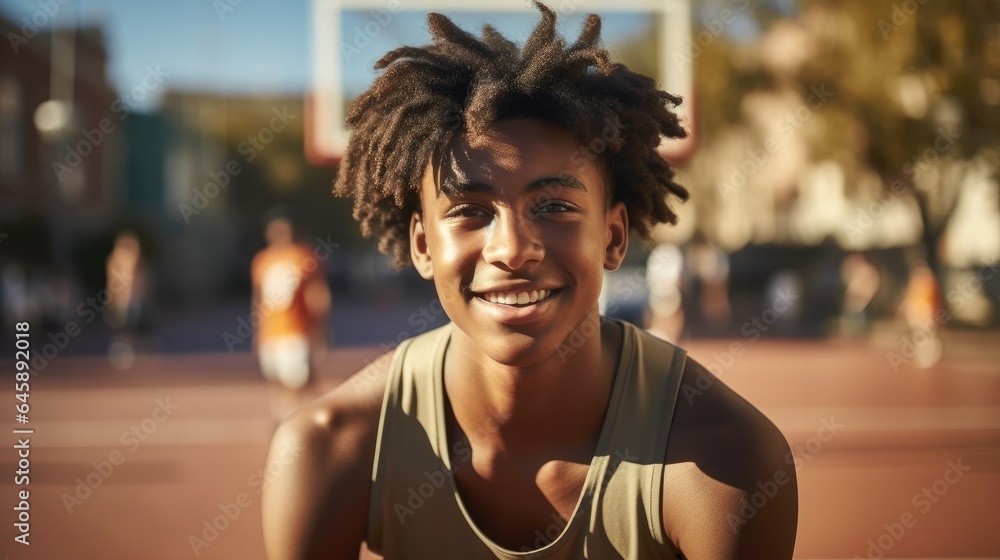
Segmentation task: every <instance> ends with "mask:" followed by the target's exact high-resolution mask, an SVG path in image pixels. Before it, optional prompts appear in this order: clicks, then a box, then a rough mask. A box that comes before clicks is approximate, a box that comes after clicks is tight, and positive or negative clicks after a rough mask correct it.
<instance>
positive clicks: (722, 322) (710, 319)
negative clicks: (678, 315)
mask: <svg viewBox="0 0 1000 560" xmlns="http://www.w3.org/2000/svg"><path fill="white" fill-rule="evenodd" d="M690 255H691V256H690V258H691V272H692V273H693V274H694V276H695V278H697V279H698V282H697V285H698V306H699V309H700V310H701V319H702V321H704V323H705V326H706V327H709V328H710V329H713V330H715V329H719V330H721V329H724V328H726V326H728V325H729V315H730V309H729V256H728V255H727V254H726V252H725V251H723V250H722V249H721V248H719V247H717V246H716V245H715V244H713V243H712V242H710V241H706V240H704V239H703V238H701V236H700V235H699V236H697V238H696V240H695V242H694V244H693V245H692V246H691V253H690Z"/></svg>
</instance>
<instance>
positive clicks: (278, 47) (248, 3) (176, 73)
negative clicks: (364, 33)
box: [0, 0, 311, 110]
mask: <svg viewBox="0 0 1000 560" xmlns="http://www.w3.org/2000/svg"><path fill="white" fill-rule="evenodd" d="M221 1H222V2H226V0H221ZM233 3H234V4H235V3H236V0H233ZM225 5H227V6H228V4H225ZM40 10H41V8H40V6H39V3H38V0H0V13H2V14H3V16H4V17H6V18H8V19H10V20H13V21H14V23H15V25H17V26H18V27H19V26H20V23H21V18H22V17H29V18H30V17H32V15H33V14H35V13H37V12H39V11H40ZM74 12H75V13H74ZM310 13H311V2H309V1H308V0H283V1H280V2H277V1H255V0H243V1H242V3H240V4H238V5H237V6H236V7H234V8H233V9H232V11H227V12H223V13H221V16H220V15H219V14H218V13H217V12H216V9H215V8H214V7H213V1H212V0H169V1H159V0H131V1H129V0H69V1H68V2H67V5H66V6H62V7H61V9H60V11H59V12H58V13H57V14H56V16H55V19H57V20H58V23H55V25H56V26H57V27H58V26H66V25H69V24H70V23H71V22H73V21H74V20H75V19H77V20H79V21H81V22H83V23H86V24H98V25H100V26H101V27H102V28H103V29H104V32H105V40H106V41H107V44H108V57H109V59H108V66H109V68H108V79H109V81H110V82H111V83H112V85H113V86H114V87H115V88H116V89H117V90H118V91H119V92H125V91H129V90H131V89H132V88H134V87H135V86H137V85H139V84H140V83H141V82H142V79H143V78H144V77H145V76H146V74H147V66H152V67H154V68H155V66H156V65H157V64H159V65H160V69H161V70H162V72H164V73H167V74H168V76H167V78H166V79H165V82H166V84H167V87H169V88H174V89H188V90H206V89H207V90H211V91H219V92H233V93H241V94H250V95H252V94H262V95H263V94H272V93H295V92H302V91H303V90H304V88H305V87H306V86H307V85H308V83H309V79H310V75H311V33H310V31H311V28H310V26H309V24H308V19H309V14H310ZM3 48H8V45H4V47H3ZM156 93H159V92H154V95H151V96H150V97H149V98H147V100H146V105H147V107H145V108H146V109H147V110H148V109H150V108H151V107H149V105H155V103H156V99H157V97H158V96H157V95H155V94H156Z"/></svg>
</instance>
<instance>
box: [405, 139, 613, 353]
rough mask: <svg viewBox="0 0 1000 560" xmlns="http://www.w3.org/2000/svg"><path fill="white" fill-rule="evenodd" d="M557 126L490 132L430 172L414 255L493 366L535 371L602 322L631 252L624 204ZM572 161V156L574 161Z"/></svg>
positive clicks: (459, 145)
mask: <svg viewBox="0 0 1000 560" xmlns="http://www.w3.org/2000/svg"><path fill="white" fill-rule="evenodd" d="M578 150H581V144H580V143H579V142H578V141H576V139H575V138H574V137H573V135H572V134H570V133H569V132H568V131H567V130H565V129H563V128H561V127H560V126H558V125H555V124H551V123H548V122H545V121H540V120H535V119H511V120H505V121H500V122H499V123H497V124H496V125H495V126H494V127H493V128H492V129H491V130H490V131H489V132H488V133H487V134H486V135H485V137H483V138H481V139H479V140H477V141H476V142H475V143H474V144H473V143H470V141H469V140H468V138H466V137H464V136H462V137H459V138H458V139H456V141H455V142H454V143H453V145H452V146H451V147H450V150H449V151H448V153H446V154H445V157H444V158H443V162H444V163H443V164H442V165H441V166H440V168H438V167H435V166H428V171H427V173H426V174H425V176H424V181H423V185H422V186H421V192H420V201H421V208H422V211H421V213H420V214H419V215H418V214H414V216H413V219H412V220H411V224H410V248H411V256H412V257H413V262H414V265H415V266H416V269H417V271H418V272H420V274H421V276H423V277H424V278H427V279H433V280H434V284H435V287H436V289H437V293H438V297H439V298H440V300H441V304H442V306H443V307H444V310H445V312H446V313H447V314H448V316H449V317H450V318H451V320H452V321H453V322H454V323H455V325H456V326H457V327H458V328H459V329H461V330H462V332H464V333H465V334H466V335H468V337H469V338H470V339H471V340H472V341H473V342H474V343H475V344H476V345H477V346H478V347H479V349H480V350H482V351H483V352H484V353H485V354H486V355H487V356H489V357H490V358H492V359H493V360H495V361H497V362H499V363H503V364H507V365H516V366H530V365H536V364H539V363H541V362H543V361H544V360H546V359H548V358H551V357H552V356H553V355H555V354H556V352H557V350H558V348H559V345H560V344H561V343H563V342H564V341H565V340H566V339H567V337H569V335H570V334H571V333H572V332H573V330H574V329H575V328H576V327H577V326H579V325H580V324H581V323H582V322H583V321H584V320H586V319H587V318H588V317H593V316H594V315H596V314H597V299H598V296H599V295H600V291H601V283H602V279H603V271H604V270H605V269H607V270H615V269H617V268H618V266H619V265H620V264H621V261H622V258H624V256H625V251H626V249H627V246H628V217H627V213H626V210H625V206H624V204H622V203H621V202H617V203H614V204H609V202H608V201H609V200H610V199H611V197H610V196H609V189H610V188H611V186H610V185H608V184H607V183H606V182H605V179H604V174H603V173H602V172H601V169H600V168H599V167H598V166H597V165H596V164H595V163H593V162H592V161H591V160H590V159H588V158H587V157H580V152H579V151H578ZM575 152H576V153H575Z"/></svg>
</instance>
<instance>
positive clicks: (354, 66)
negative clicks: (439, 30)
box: [306, 0, 695, 164]
mask: <svg viewBox="0 0 1000 560" xmlns="http://www.w3.org/2000/svg"><path fill="white" fill-rule="evenodd" d="M546 4H547V5H548V6H550V7H551V8H552V9H553V10H555V11H556V13H557V14H558V16H559V20H558V30H559V33H560V34H561V35H563V37H565V38H566V39H567V40H569V41H573V40H574V39H575V38H576V36H577V35H578V34H579V32H580V30H581V29H582V27H583V23H584V21H585V18H586V16H587V14H590V13H596V14H598V15H600V16H601V18H602V20H603V25H602V32H601V36H602V39H603V41H604V44H605V46H606V47H607V48H608V49H609V50H610V51H611V54H612V59H613V60H614V61H616V62H623V63H624V64H625V65H627V66H628V67H629V68H630V69H632V70H635V71H639V72H642V73H644V74H648V75H650V76H653V77H654V78H656V79H657V81H658V82H659V84H660V86H661V87H662V88H663V89H665V90H666V91H669V92H671V93H675V94H680V95H682V96H683V97H684V99H685V102H684V103H683V104H682V105H681V107H680V108H679V109H678V112H679V113H680V115H681V117H682V119H683V121H684V123H685V126H686V127H687V128H688V130H689V133H690V137H689V138H687V139H685V140H682V141H675V140H670V141H665V142H664V143H663V144H661V146H660V149H661V151H662V153H663V154H664V156H665V157H666V158H668V159H669V160H671V161H674V162H676V161H679V160H683V159H685V158H686V157H687V156H688V155H689V154H690V153H691V152H692V151H693V148H694V143H695V139H694V133H695V128H694V111H693V110H692V105H693V103H692V102H693V86H692V78H691V75H692V69H691V64H682V63H679V62H678V61H680V60H683V59H684V57H679V56H676V54H677V53H682V54H683V55H687V54H688V53H689V51H690V45H691V41H690V39H691V16H690V0H548V1H547V2H546ZM428 12H439V13H443V14H445V15H447V16H449V17H451V18H452V19H453V20H454V21H455V23H456V24H458V25H459V26H460V27H462V28H463V29H467V30H469V31H470V32H472V33H475V34H479V32H480V30H481V28H482V25H483V24H484V23H489V24H491V25H493V26H494V27H496V28H497V29H498V30H499V31H500V32H501V33H503V34H504V35H506V36H507V37H510V38H511V39H513V40H514V41H516V42H519V43H522V44H523V42H524V40H525V39H527V37H528V35H529V34H530V33H531V30H532V28H533V27H534V26H535V24H536V23H537V22H538V20H539V13H538V10H536V9H535V8H534V7H533V6H532V5H531V3H530V2H529V1H527V0H520V1H519V0H475V2H472V1H469V0H313V40H312V44H313V81H312V87H311V89H310V91H309V93H308V94H307V99H306V111H307V120H306V151H307V155H308V157H309V159H310V161H312V162H314V163H317V164H336V163H337V162H339V160H340V158H341V156H342V155H343V153H344V150H345V149H346V147H347V139H348V136H349V130H348V129H347V127H346V125H345V124H344V116H345V114H346V112H347V107H348V106H349V105H350V103H351V101H353V100H354V98H355V97H357V96H358V95H359V94H361V93H362V92H363V91H364V90H365V89H367V88H368V86H369V85H370V84H371V82H372V80H374V79H375V76H376V73H375V70H374V69H373V68H372V67H373V65H374V64H375V61H376V60H378V59H379V58H380V57H381V56H382V55H383V54H385V53H386V52H388V51H390V50H392V49H394V48H396V47H398V46H401V45H424V44H427V43H429V42H430V40H431V38H430V33H429V32H428V30H427V24H426V19H427V13H428ZM687 60H690V58H687Z"/></svg>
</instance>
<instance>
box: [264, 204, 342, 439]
mask: <svg viewBox="0 0 1000 560" xmlns="http://www.w3.org/2000/svg"><path fill="white" fill-rule="evenodd" d="M264 234H265V237H266V239H267V246H266V247H265V248H264V249H262V250H261V251H260V252H258V253H257V255H256V256H254V259H253V262H252V264H251V265H250V277H251V282H252V284H253V301H252V302H251V321H250V323H251V324H254V325H255V327H256V330H255V331H254V339H253V349H254V352H255V354H256V357H257V364H258V366H259V367H260V371H261V373H262V374H263V376H264V378H265V379H267V380H268V381H270V382H271V383H272V385H273V387H274V391H273V393H272V399H271V412H272V414H273V416H274V418H275V420H280V419H281V418H283V417H284V416H285V415H287V414H288V413H289V412H291V411H292V410H293V409H294V408H295V407H296V406H298V405H299V404H301V403H302V402H304V400H305V399H306V398H307V389H308V387H309V385H310V383H311V381H312V380H313V377H314V376H313V372H314V369H315V367H316V364H317V363H320V362H321V361H322V357H323V355H324V353H325V350H326V330H325V323H326V318H327V315H328V313H329V311H330V303H331V299H330V292H329V289H328V287H327V285H326V275H325V274H324V273H323V268H322V266H321V263H319V262H317V259H316V257H315V256H314V255H313V252H312V250H310V248H309V247H306V246H305V245H302V244H300V243H297V242H296V241H295V234H294V229H293V226H292V222H291V220H290V219H289V218H288V217H287V216H284V215H282V214H280V213H275V214H274V215H273V217H272V218H271V219H270V220H269V221H268V223H267V226H266V228H265V231H264ZM255 317H256V318H257V320H256V321H255V320H253V319H254V318H255Z"/></svg>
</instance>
